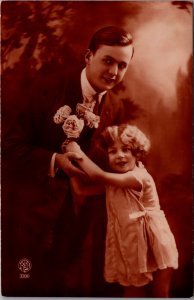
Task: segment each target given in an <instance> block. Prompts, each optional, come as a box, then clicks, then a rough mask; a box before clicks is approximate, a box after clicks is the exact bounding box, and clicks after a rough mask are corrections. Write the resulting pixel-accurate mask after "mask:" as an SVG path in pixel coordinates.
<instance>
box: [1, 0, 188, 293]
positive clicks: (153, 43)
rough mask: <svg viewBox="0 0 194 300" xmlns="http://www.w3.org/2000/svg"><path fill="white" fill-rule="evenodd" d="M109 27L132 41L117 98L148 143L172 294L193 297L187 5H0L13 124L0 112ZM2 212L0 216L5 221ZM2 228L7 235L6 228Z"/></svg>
mask: <svg viewBox="0 0 194 300" xmlns="http://www.w3.org/2000/svg"><path fill="white" fill-rule="evenodd" d="M110 24H111V25H118V26H123V27H124V28H125V29H127V30H129V31H130V32H131V33H132V36H133V39H134V48H135V53H134V57H133V59H132V62H131V63H130V66H129V69H128V71H127V74H126V76H125V79H124V84H123V88H122V89H121V90H120V91H119V93H120V94H121V96H122V97H123V98H127V99H128V103H129V107H130V112H129V115H130V117H131V118H132V120H133V123H134V124H137V125H138V126H139V127H140V128H142V129H143V130H144V131H145V132H146V133H147V135H148V136H149V137H150V139H151V144H152V149H151V152H150V154H149V156H148V158H147V160H146V166H147V168H148V170H149V171H150V173H151V174H152V175H153V177H154V179H155V181H156V185H157V188H158V193H159V197H160V203H161V207H162V208H163V209H164V211H165V213H166V216H167V218H168V221H169V224H170V227H171V229H172V232H173V233H174V235H175V239H176V243H177V248H178V250H179V269H178V270H176V271H175V272H174V276H173V283H172V296H173V297H187V296H191V294H192V212H191V211H192V186H191V179H192V176H191V166H192V161H191V156H192V126H191V119H192V99H191V98H192V97H191V96H192V3H191V2H190V1H180V2H179V1H168V2H162V1H156V2H154V1H152V2H151V1H145V2H144V1H134V2H133V1H128V2H122V1H121V2H112V1H110V2H102V1H99V2H95V1H94V2H89V1H83V2H82V1H80V2H76V1H73V2H64V1H60V2H55V1H52V2H51V1H37V2H36V1H33V2H31V1H16V2H15V1H14V2H9V1H8V2H3V3H2V87H3V89H2V100H3V101H2V120H3V122H5V123H6V122H7V121H8V122H11V120H9V116H5V115H3V113H4V105H6V106H9V107H14V108H15V109H16V110H17V103H18V101H21V102H25V99H26V97H27V96H28V90H29V88H32V87H33V86H32V85H33V81H34V79H36V78H39V80H40V81H42V82H44V80H49V82H50V84H51V85H52V83H53V82H54V81H55V80H56V78H57V74H58V72H60V70H62V69H64V68H66V69H71V66H72V64H79V63H82V60H83V56H84V51H85V49H86V48H87V46H88V45H87V42H88V40H89V38H90V36H91V35H92V33H93V32H94V31H95V30H97V29H98V28H100V27H103V26H108V25H110ZM5 103H6V104H5ZM4 120H5V121H4ZM4 207H5V206H3V211H2V216H3V217H4V216H5V218H6V211H5V210H4ZM2 225H3V223H2ZM2 230H3V232H6V228H5V227H4V226H2ZM3 237H4V235H3ZM3 243H4V240H2V246H3ZM3 276H5V274H3Z"/></svg>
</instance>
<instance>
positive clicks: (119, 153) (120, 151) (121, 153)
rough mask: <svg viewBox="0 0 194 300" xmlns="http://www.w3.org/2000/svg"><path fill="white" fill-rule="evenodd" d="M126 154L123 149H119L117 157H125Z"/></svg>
mask: <svg viewBox="0 0 194 300" xmlns="http://www.w3.org/2000/svg"><path fill="white" fill-rule="evenodd" d="M124 156H125V154H124V153H123V151H122V150H118V151H117V157H124Z"/></svg>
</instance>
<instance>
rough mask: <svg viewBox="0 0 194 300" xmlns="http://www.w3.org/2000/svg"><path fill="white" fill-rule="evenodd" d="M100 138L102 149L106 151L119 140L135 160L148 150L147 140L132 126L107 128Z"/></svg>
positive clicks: (124, 125)
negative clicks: (127, 147)
mask: <svg viewBox="0 0 194 300" xmlns="http://www.w3.org/2000/svg"><path fill="white" fill-rule="evenodd" d="M101 137H102V140H101V141H102V143H101V146H102V147H103V148H104V149H107V148H108V147H110V146H111V145H112V144H113V143H115V142H116V141H117V140H118V139H119V140H120V141H121V142H122V143H123V144H124V145H127V146H129V147H130V148H131V151H132V153H133V155H134V156H136V157H137V159H140V158H141V157H143V156H144V155H146V154H147V153H148V151H149V149H150V141H149V139H148V138H147V137H146V135H145V134H144V133H143V132H142V131H141V130H140V129H138V128H137V127H136V126H134V125H129V124H122V125H119V126H109V127H107V128H106V129H105V130H104V131H103V132H102V135H101Z"/></svg>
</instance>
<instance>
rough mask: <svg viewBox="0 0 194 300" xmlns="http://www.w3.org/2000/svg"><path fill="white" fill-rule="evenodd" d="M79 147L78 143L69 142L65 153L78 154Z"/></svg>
mask: <svg viewBox="0 0 194 300" xmlns="http://www.w3.org/2000/svg"><path fill="white" fill-rule="evenodd" d="M80 150H81V148H80V146H79V145H78V143H76V142H74V141H72V142H69V143H68V144H67V146H66V152H77V153H80Z"/></svg>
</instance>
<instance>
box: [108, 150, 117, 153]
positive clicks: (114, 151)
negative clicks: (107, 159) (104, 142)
mask: <svg viewBox="0 0 194 300" xmlns="http://www.w3.org/2000/svg"><path fill="white" fill-rule="evenodd" d="M115 153H116V150H115V149H110V150H108V154H115Z"/></svg>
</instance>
